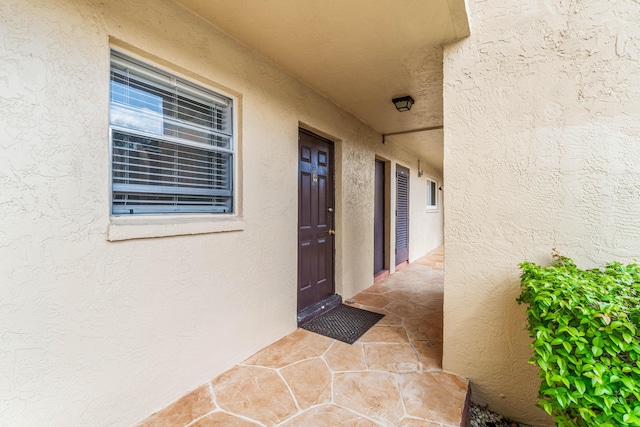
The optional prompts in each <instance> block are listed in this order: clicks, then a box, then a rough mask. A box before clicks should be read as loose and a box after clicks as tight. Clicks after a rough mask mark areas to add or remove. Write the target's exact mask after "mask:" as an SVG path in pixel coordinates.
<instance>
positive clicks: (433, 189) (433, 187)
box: [427, 177, 440, 212]
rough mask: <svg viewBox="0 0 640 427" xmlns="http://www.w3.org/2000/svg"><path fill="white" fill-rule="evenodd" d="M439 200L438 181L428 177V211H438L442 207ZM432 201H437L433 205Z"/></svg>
mask: <svg viewBox="0 0 640 427" xmlns="http://www.w3.org/2000/svg"><path fill="white" fill-rule="evenodd" d="M438 199H439V197H438V181H437V180H435V179H431V178H428V177H427V211H429V212H436V211H438V209H439V206H440V203H438ZM432 200H434V201H435V203H434V204H432V203H431V201H432Z"/></svg>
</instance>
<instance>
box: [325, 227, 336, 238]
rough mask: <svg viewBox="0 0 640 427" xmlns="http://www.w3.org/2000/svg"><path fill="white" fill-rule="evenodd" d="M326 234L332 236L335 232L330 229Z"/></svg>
mask: <svg viewBox="0 0 640 427" xmlns="http://www.w3.org/2000/svg"><path fill="white" fill-rule="evenodd" d="M327 234H329V235H331V236H333V235H334V234H336V230H333V229H331V228H330V229H329V231H327Z"/></svg>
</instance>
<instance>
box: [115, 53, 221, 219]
mask: <svg viewBox="0 0 640 427" xmlns="http://www.w3.org/2000/svg"><path fill="white" fill-rule="evenodd" d="M110 86H111V97H110V108H109V111H110V114H109V117H110V141H111V184H112V208H111V213H112V214H113V215H137V214H168V213H232V212H233V179H232V178H233V164H234V137H233V109H232V107H233V104H232V100H231V99H230V98H227V97H225V96H222V95H220V94H217V93H214V92H212V91H209V90H207V89H205V88H203V87H199V86H197V85H193V84H192V83H189V82H187V81H184V80H181V79H180V78H178V77H176V76H173V75H171V74H169V73H166V72H164V71H161V70H159V69H156V68H154V67H151V66H148V65H145V64H143V63H141V62H139V61H137V60H134V59H132V58H129V57H127V56H125V55H122V54H120V53H118V52H112V53H111V81H110Z"/></svg>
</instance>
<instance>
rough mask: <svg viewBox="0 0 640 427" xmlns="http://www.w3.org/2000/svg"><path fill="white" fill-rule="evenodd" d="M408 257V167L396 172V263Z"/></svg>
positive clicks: (398, 168) (400, 168)
mask: <svg viewBox="0 0 640 427" xmlns="http://www.w3.org/2000/svg"><path fill="white" fill-rule="evenodd" d="M408 259H409V169H407V168H404V167H402V166H397V173H396V264H399V263H401V262H404V261H407V260H408Z"/></svg>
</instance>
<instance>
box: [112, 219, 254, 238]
mask: <svg viewBox="0 0 640 427" xmlns="http://www.w3.org/2000/svg"><path fill="white" fill-rule="evenodd" d="M245 225H246V224H245V221H244V219H243V218H240V217H219V216H213V215H211V214H206V215H197V214H196V215H186V214H182V215H162V216H160V215H159V216H120V217H111V223H110V224H109V228H108V229H107V236H106V237H107V240H109V241H111V242H117V241H121V240H131V239H146V238H152V237H169V236H184V235H194V234H206V233H221V232H227V231H242V230H244V229H245Z"/></svg>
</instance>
